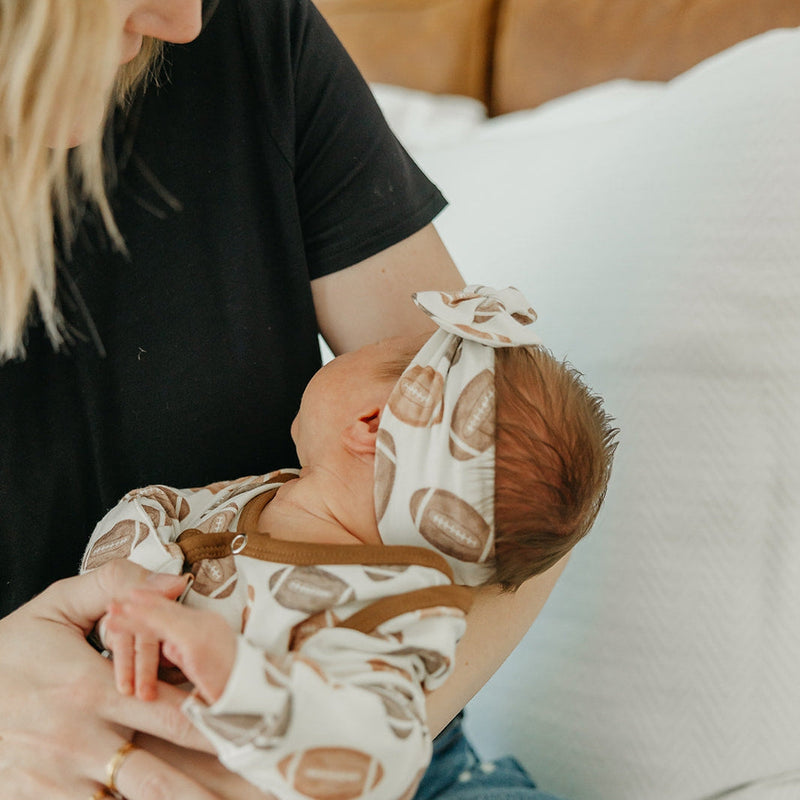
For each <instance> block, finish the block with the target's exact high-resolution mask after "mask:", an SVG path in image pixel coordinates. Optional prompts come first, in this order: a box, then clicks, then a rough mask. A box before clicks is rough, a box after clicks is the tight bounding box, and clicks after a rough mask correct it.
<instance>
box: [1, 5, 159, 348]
mask: <svg viewBox="0 0 800 800" xmlns="http://www.w3.org/2000/svg"><path fill="white" fill-rule="evenodd" d="M118 15H119V12H118V9H117V4H116V0H0V182H2V192H0V362H2V361H4V360H6V359H9V358H12V357H15V356H21V355H22V354H23V353H24V347H23V335H24V331H25V326H26V323H27V320H28V316H29V313H30V311H31V308H32V304H33V302H34V300H35V302H36V305H37V306H38V309H39V313H40V315H41V317H42V321H43V323H44V326H45V328H46V330H47V333H48V335H49V337H50V339H51V341H52V342H53V343H54V345H57V344H58V343H60V342H61V340H62V333H61V319H60V316H59V312H58V307H57V303H56V249H55V244H54V237H55V235H56V234H58V235H59V236H60V237H61V240H62V242H63V244H64V247H65V248H66V249H67V250H68V248H69V244H70V242H71V239H72V236H73V233H74V231H73V228H74V224H75V219H74V216H75V215H74V209H75V208H76V207H78V206H79V204H83V203H84V202H86V201H88V202H90V203H94V204H95V205H96V206H97V208H98V209H99V211H100V214H101V216H102V219H103V221H104V223H105V226H106V228H107V229H108V232H109V234H110V236H111V239H112V241H114V242H115V244H116V245H117V246H118V247H120V248H121V247H123V244H122V239H121V237H120V234H119V230H118V229H117V226H116V224H115V223H114V219H113V216H112V214H111V209H110V206H109V203H108V199H107V197H106V191H105V166H104V161H103V130H104V124H103V123H104V121H105V119H106V116H107V112H108V110H109V109H110V108H111V107H112V106H113V104H114V103H115V102H116V103H119V104H124V103H126V102H127V101H128V99H129V98H130V97H131V95H132V94H133V92H134V91H135V89H136V88H137V86H139V85H140V84H141V83H142V82H143V80H145V79H146V77H147V76H148V75H149V74H150V73H151V72H152V71H153V69H154V64H155V63H156V59H157V56H158V54H159V52H160V45H159V43H157V42H155V41H152V40H150V41H147V42H146V43H145V44H144V45H143V47H142V52H141V53H140V54H139V55H138V56H137V57H136V58H135V59H134V60H133V61H131V62H130V63H129V64H126V65H124V66H123V67H120V66H119V57H120V29H119V28H120V22H119V16H118ZM81 122H85V124H86V126H87V128H86V130H85V131H82V132H81V139H82V141H81V144H80V146H78V147H77V148H74V150H71V149H70V147H71V142H70V139H71V137H72V136H74V134H75V131H76V128H78V126H79V123H81Z"/></svg>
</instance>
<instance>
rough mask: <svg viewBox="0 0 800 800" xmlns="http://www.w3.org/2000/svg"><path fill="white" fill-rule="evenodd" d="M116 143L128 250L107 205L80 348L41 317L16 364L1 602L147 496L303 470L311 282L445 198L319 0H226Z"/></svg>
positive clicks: (0, 400)
mask: <svg viewBox="0 0 800 800" xmlns="http://www.w3.org/2000/svg"><path fill="white" fill-rule="evenodd" d="M110 138H111V137H110ZM113 138H114V140H115V153H116V156H115V158H116V161H117V162H118V165H119V166H118V170H117V175H116V183H115V188H114V189H113V190H112V203H113V207H114V210H115V215H116V219H117V221H118V224H119V226H120V229H121V231H122V234H123V236H124V239H125V242H126V245H127V254H124V255H123V254H121V253H119V252H115V251H114V249H113V248H112V247H110V246H109V245H108V242H107V237H106V236H105V235H104V234H103V233H102V227H101V226H100V225H99V224H98V223H97V221H96V219H94V216H93V215H92V214H91V213H88V214H87V215H86V217H85V219H84V221H83V224H82V226H81V229H80V232H79V236H78V239H77V242H76V243H75V245H74V246H73V248H72V250H71V253H70V254H69V256H65V257H64V263H63V264H62V265H61V269H60V275H59V297H60V302H61V305H62V308H63V310H64V315H65V317H66V318H67V320H68V321H69V323H70V330H71V334H72V335H71V342H70V343H69V345H68V346H67V347H66V348H64V349H62V350H61V351H60V352H58V353H55V352H53V349H52V347H51V346H50V344H49V342H48V341H47V339H46V336H45V335H44V334H43V332H42V329H41V326H39V325H38V324H37V323H36V321H35V320H34V322H33V323H32V325H31V328H30V330H29V333H28V338H27V356H26V358H25V360H23V361H17V362H13V363H8V364H5V365H3V366H2V367H0V543H1V545H2V555H1V556H0V576H1V577H0V613H2V614H5V613H7V612H9V611H10V610H12V609H13V608H14V607H16V606H17V605H19V604H20V603H22V602H23V601H25V600H27V599H28V598H29V597H30V596H32V594H34V593H35V592H37V591H39V590H41V589H42V588H43V587H44V586H45V585H47V584H48V583H50V582H51V581H52V580H54V579H56V578H59V577H62V576H66V575H70V574H73V573H74V572H75V571H76V569H77V565H78V560H79V557H80V554H81V552H82V550H83V548H84V546H85V543H86V541H87V538H88V536H89V534H90V532H91V530H92V528H93V527H94V525H95V523H96V522H97V520H98V519H99V518H100V516H102V514H103V513H104V512H105V510H106V509H107V508H108V507H109V506H111V505H113V504H114V503H115V502H116V501H117V500H118V499H119V497H120V496H121V495H122V494H124V492H126V491H127V490H129V489H131V488H134V487H137V486H142V485H145V484H151V483H160V482H161V483H167V484H172V485H178V486H187V487H189V486H197V485H203V484H206V483H208V482H211V481H214V480H219V479H224V478H233V477H237V476H241V475H246V474H252V473H258V472H263V471H266V470H269V469H273V468H275V467H278V466H286V465H291V464H293V463H295V454H294V449H293V447H292V443H291V440H290V438H289V426H290V423H291V420H292V418H293V416H294V413H295V412H296V410H297V407H298V404H299V399H300V395H301V393H302V390H303V388H304V386H305V384H306V383H307V381H308V379H309V377H310V376H311V375H312V373H313V372H314V371H315V370H316V369H317V368H318V366H319V350H318V345H317V338H316V337H317V326H316V320H315V317H314V309H313V306H312V300H311V293H310V280H312V279H314V278H316V277H320V276H323V275H326V274H329V273H331V272H334V271H336V270H339V269H342V268H344V267H347V266H349V265H351V264H354V263H357V262H358V261H360V260H362V259H364V258H366V257H368V256H370V255H372V254H374V253H376V252H379V251H380V250H382V249H384V248H386V247H388V246H390V245H391V244H394V243H396V242H398V241H400V240H402V239H404V238H406V237H407V236H409V235H411V234H412V233H414V232H415V231H417V230H419V229H420V228H421V227H423V226H424V225H426V224H427V223H428V222H430V221H431V220H432V219H433V217H434V216H435V215H436V214H437V213H438V212H439V211H440V210H441V208H442V207H443V205H444V201H443V199H442V197H441V195H440V194H439V192H438V191H437V190H436V188H435V187H434V186H433V185H432V184H431V183H429V182H428V181H427V179H426V178H425V177H424V176H423V175H422V174H421V173H420V172H419V170H418V169H417V168H416V167H415V166H414V164H413V163H412V162H411V160H410V159H409V157H408V156H407V154H406V153H405V152H404V151H403V149H402V148H401V147H400V145H399V144H398V143H397V141H396V140H395V139H394V137H393V136H392V134H391V133H390V132H389V130H388V128H387V126H386V124H385V123H384V122H383V120H382V118H381V116H380V112H379V111H378V109H377V107H376V105H375V103H374V102H373V100H372V97H371V95H370V94H369V91H368V89H367V88H366V86H365V84H364V83H363V81H362V79H361V78H360V76H359V75H358V73H357V71H356V69H355V67H354V66H353V65H352V63H351V61H350V60H349V59H348V58H347V56H346V55H345V54H344V51H343V50H342V48H341V46H340V45H339V43H338V42H337V41H336V39H335V37H334V36H333V34H332V33H331V32H330V30H329V28H328V27H327V26H326V24H325V23H324V21H323V20H322V18H321V17H320V15H319V13H318V12H317V11H316V9H314V7H313V6H312V5H311V4H310V3H309V2H307V0H222V2H221V3H220V5H219V8H218V9H217V11H216V13H215V15H214V16H213V17H212V18H211V20H210V22H209V23H208V25H207V27H206V29H205V30H204V31H203V33H202V34H201V35H200V37H199V38H198V39H197V40H196V41H195V42H193V43H191V44H189V45H182V46H174V47H170V48H169V49H168V51H167V68H166V73H165V77H164V78H163V79H162V81H161V83H160V86H159V87H158V88H153V87H151V88H150V89H149V90H148V91H147V93H146V94H145V95H144V97H143V98H142V100H141V102H139V103H137V104H136V105H135V107H134V110H133V111H132V112H131V114H130V115H129V116H128V117H126V119H125V120H123V121H122V122H120V121H119V120H117V121H116V125H115V133H114V136H113Z"/></svg>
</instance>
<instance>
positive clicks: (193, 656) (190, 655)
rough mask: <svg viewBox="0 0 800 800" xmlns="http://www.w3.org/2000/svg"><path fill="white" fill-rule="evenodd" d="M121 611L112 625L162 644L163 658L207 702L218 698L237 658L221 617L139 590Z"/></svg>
mask: <svg viewBox="0 0 800 800" xmlns="http://www.w3.org/2000/svg"><path fill="white" fill-rule="evenodd" d="M120 610H121V614H120V615H119V620H118V623H117V620H116V617H115V622H114V624H115V626H116V625H117V624H118V625H119V630H127V631H138V632H139V634H140V635H141V634H143V633H147V634H148V635H150V636H152V637H153V638H155V639H157V640H160V641H161V642H163V652H164V655H165V656H166V657H167V658H168V659H170V661H172V662H173V663H174V664H175V665H176V666H177V667H179V668H180V669H181V670H182V672H183V674H184V675H185V676H186V677H187V678H188V679H189V680H190V681H191V682H192V683H194V684H195V686H196V687H197V688H198V689H199V690H200V692H201V694H202V695H203V697H204V698H205V699H206V700H207V702H214V700H216V698H218V697H219V695H220V694H221V693H222V691H223V689H224V687H225V684H226V682H227V680H228V676H229V675H230V671H231V669H232V668H233V663H234V661H235V658H236V635H235V634H234V633H233V631H232V630H231V629H230V627H229V626H228V624H227V622H226V621H225V620H224V619H223V617H221V616H220V615H219V614H215V613H213V612H210V611H203V610H199V609H192V608H186V607H185V606H181V605H179V604H177V603H173V602H169V601H167V600H165V599H163V598H161V597H159V596H158V595H155V594H152V593H150V594H146V593H141V592H138V591H137V592H134V593H133V594H132V595H131V598H130V601H129V602H125V603H122V604H120Z"/></svg>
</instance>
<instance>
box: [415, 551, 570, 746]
mask: <svg viewBox="0 0 800 800" xmlns="http://www.w3.org/2000/svg"><path fill="white" fill-rule="evenodd" d="M567 558H569V556H566V557H565V558H563V559H561V561H559V562H558V563H557V564H556V565H555V566H553V567H551V568H550V569H549V570H547V572H544V573H542V574H541V575H536V576H535V577H533V578H530V579H529V580H527V581H526V582H525V583H524V584H522V586H520V588H519V589H517V591H516V592H514V593H509V592H500V591H499V590H498V589H496V588H494V587H488V586H487V587H481V588H478V589H475V590H474V591H475V594H474V600H473V604H472V608H471V609H470V611H469V613H468V614H467V631H466V633H465V634H464V636H463V637H462V639H461V641H460V642H459V643H458V649H457V650H456V668H455V670H454V672H453V674H452V675H451V676H450V677H449V678H448V679H447V681H446V682H445V684H444V685H443V686H441V687H440V688H438V689H436V691H434V692H432V693H431V694H430V695H428V699H427V703H426V706H427V710H428V727H429V728H430V731H431V734H432V735H433V736H436V735H437V734H438V733H440V732H441V731H442V729H443V728H444V727H445V725H447V723H448V722H450V720H451V719H452V718H453V717H454V716H455V715H456V714H457V713H458V712H459V711H460V710H461V709H462V708H464V706H465V705H466V704H467V703H468V702H469V701H470V700H471V699H472V698H473V697H474V695H475V694H476V693H477V691H478V690H479V689H480V688H481V687H482V686H483V684H484V683H486V681H488V680H489V678H491V677H492V675H494V673H495V672H496V670H497V669H498V667H499V666H500V665H501V664H502V663H503V662H504V661H505V660H506V658H508V656H509V655H510V653H511V651H512V650H513V649H514V648H515V647H516V646H517V644H518V643H519V640H520V639H521V638H522V637H523V636H524V635H525V633H526V631H527V630H528V628H530V626H531V625H532V624H533V621H534V620H535V619H536V617H537V616H538V615H539V612H540V611H541V610H542V608H543V607H544V604H545V602H546V601H547V598H548V597H549V596H550V592H551V591H552V590H553V587H554V586H555V584H556V581H557V580H558V578H559V576H560V575H561V573H562V572H563V571H564V567H565V566H566V564H567Z"/></svg>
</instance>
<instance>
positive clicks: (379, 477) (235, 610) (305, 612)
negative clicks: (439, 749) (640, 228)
mask: <svg viewBox="0 0 800 800" xmlns="http://www.w3.org/2000/svg"><path fill="white" fill-rule="evenodd" d="M414 300H415V302H416V303H417V305H418V306H420V307H421V308H422V310H423V311H425V312H426V313H427V314H429V315H430V317H431V318H432V319H433V320H434V322H435V323H436V324H437V325H438V328H439V329H438V330H437V331H436V333H434V334H433V335H432V336H430V337H429V338H427V341H425V340H424V339H419V338H413V339H407V338H401V339H388V340H385V341H383V342H380V343H378V344H376V345H370V346H368V347H365V348H362V349H361V350H358V351H356V352H353V353H348V354H346V355H343V356H340V357H339V358H336V359H334V360H333V361H332V362H330V363H329V364H327V365H326V366H324V367H323V368H322V369H321V370H320V371H319V372H318V373H317V374H316V375H315V376H314V378H313V379H312V380H311V381H310V383H309V384H308V387H307V388H306V391H305V393H304V395H303V398H302V402H301V405H300V410H299V412H298V414H297V417H296V418H295V420H294V422H293V424H292V438H293V440H294V442H295V445H296V447H297V455H298V459H299V463H300V464H301V469H300V470H299V471H298V470H281V471H278V472H273V473H270V474H268V475H263V476H257V477H248V478H241V479H239V480H236V481H231V482H224V483H218V484H213V485H211V486H207V487H205V488H202V489H190V490H178V489H173V488H169V487H166V486H154V487H148V488H145V489H138V490H135V491H133V492H130V493H129V494H128V495H126V496H125V497H124V498H123V500H122V501H121V503H120V504H119V505H118V506H116V507H115V508H114V509H112V510H111V511H110V512H109V513H108V514H107V515H106V517H105V518H104V519H103V520H102V521H101V522H100V523H99V525H98V526H97V528H96V529H95V531H94V533H93V535H92V538H91V541H90V542H89V546H88V548H87V551H86V554H85V556H84V559H83V564H82V570H84V571H85V570H91V569H94V568H96V567H97V566H99V565H100V564H102V563H104V562H105V561H107V560H109V559H112V558H120V557H124V558H129V559H131V560H133V561H136V562H137V563H139V564H141V565H143V566H145V567H147V568H148V569H151V570H153V571H156V572H162V573H171V574H174V575H176V576H178V575H187V574H188V575H190V576H191V578H184V579H183V580H181V579H179V578H176V583H175V587H174V591H173V592H172V593H171V594H170V596H169V597H164V596H161V595H159V594H157V593H156V592H153V591H144V590H139V591H136V592H134V593H133V594H132V595H131V596H130V597H128V598H126V599H124V600H123V601H121V602H116V603H113V604H112V605H111V606H110V607H109V609H108V613H107V614H106V616H105V618H104V620H103V624H102V626H101V627H102V628H103V638H104V642H105V646H106V647H108V648H109V649H110V650H113V653H114V669H115V673H116V678H117V683H118V686H119V687H120V689H121V690H122V691H124V692H127V693H134V692H135V693H136V694H137V695H138V696H140V697H142V698H145V699H147V698H152V697H154V696H155V693H156V677H157V671H158V667H159V657H161V658H162V666H163V661H164V660H166V661H167V662H171V664H172V665H174V666H175V667H177V668H178V669H179V670H180V672H181V673H182V674H183V675H184V676H185V677H186V678H187V679H188V680H190V681H191V682H192V683H193V684H194V686H195V691H194V693H193V695H192V697H191V698H190V699H189V700H188V701H187V702H186V704H185V707H184V708H185V712H186V713H187V715H188V716H189V717H190V718H191V720H192V721H193V723H194V724H195V725H196V726H197V727H198V728H199V729H200V730H201V731H202V732H203V733H204V734H205V735H206V736H207V737H208V738H209V739H210V740H211V742H212V743H213V744H214V746H215V747H216V749H217V752H218V754H219V757H220V759H221V760H222V761H223V763H224V764H225V765H226V766H227V767H228V768H229V769H231V770H233V771H235V772H238V773H239V774H241V775H242V776H243V777H245V778H246V779H248V780H250V781H251V782H252V783H253V784H255V785H256V786H258V787H259V788H260V789H261V790H263V791H267V792H271V793H272V794H273V795H275V796H276V797H278V798H281V799H282V800H283V799H284V798H285V799H286V800H288V799H289V798H292V799H294V798H316V799H320V798H334V797H335V798H342V799H343V800H354V799H355V798H357V797H362V796H369V797H370V798H387V799H388V798H391V799H392V800H396V799H397V798H410V797H412V796H413V794H414V791H415V789H416V786H417V784H418V782H419V779H420V778H421V776H422V774H423V772H424V770H425V768H426V766H427V763H428V761H429V759H430V753H431V741H430V735H429V733H428V729H427V725H426V720H425V693H426V692H427V691H430V690H432V689H434V688H436V687H437V686H438V685H440V684H441V683H442V681H443V680H444V679H445V678H446V677H447V675H448V674H449V672H450V671H451V669H452V665H453V661H454V655H455V647H456V643H457V641H458V639H459V638H460V636H461V635H462V633H463V631H464V629H465V613H466V611H467V610H468V608H469V604H470V591H469V589H467V588H466V586H476V585H481V584H496V585H499V586H501V587H503V588H504V589H506V590H513V589H515V588H517V587H518V586H519V585H520V584H522V583H523V582H524V581H525V580H527V579H528V578H530V577H532V576H533V575H536V574H538V573H540V572H542V571H544V570H546V569H547V568H548V567H550V566H552V565H553V564H555V563H556V562H557V561H558V560H559V559H561V558H562V557H563V556H564V555H565V554H566V553H568V552H569V550H570V549H571V548H572V547H573V546H574V545H575V543H576V542H577V541H578V540H579V539H580V538H581V537H582V536H584V535H585V534H586V533H587V531H588V530H589V528H590V527H591V525H592V522H593V521H594V518H595V516H596V514H597V512H598V509H599V507H600V504H601V502H602V500H603V497H604V495H605V491H606V486H607V483H608V478H609V474H610V468H611V461H612V456H613V451H614V448H615V443H614V437H615V434H616V431H615V429H613V428H612V426H611V420H610V418H609V417H608V416H607V415H606V414H605V412H604V411H603V409H602V405H601V401H600V399H599V398H598V397H596V396H594V395H592V394H591V393H590V391H589V390H588V389H587V388H586V386H585V385H584V384H583V383H582V382H581V380H580V378H579V375H578V374H577V373H576V372H575V371H574V370H572V369H571V368H570V367H569V366H567V365H565V364H563V363H561V362H558V361H556V360H555V359H554V358H553V357H552V356H551V355H550V354H549V353H548V351H546V350H545V349H544V348H543V347H542V346H541V344H540V342H539V339H538V337H537V336H536V334H535V333H534V331H533V322H534V321H535V318H536V315H535V313H534V312H533V310H532V309H530V308H529V306H528V303H527V302H526V301H525V299H524V298H523V297H522V295H521V294H520V293H519V292H517V291H516V290H514V289H505V290H502V291H495V290H493V289H489V288H486V287H479V286H470V287H467V288H466V289H464V290H462V291H459V292H456V293H452V294H445V293H439V292H425V293H420V294H418V295H415V297H414ZM423 342H424V343H423ZM421 344H422V347H421V349H419V348H420V345H421ZM354 545H355V546H354ZM187 581H188V585H187ZM181 592H183V597H182V600H183V604H178V603H174V602H172V599H174V598H175V597H176V596H177V595H178V594H181Z"/></svg>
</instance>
